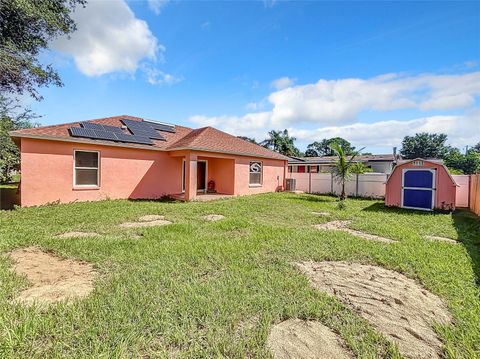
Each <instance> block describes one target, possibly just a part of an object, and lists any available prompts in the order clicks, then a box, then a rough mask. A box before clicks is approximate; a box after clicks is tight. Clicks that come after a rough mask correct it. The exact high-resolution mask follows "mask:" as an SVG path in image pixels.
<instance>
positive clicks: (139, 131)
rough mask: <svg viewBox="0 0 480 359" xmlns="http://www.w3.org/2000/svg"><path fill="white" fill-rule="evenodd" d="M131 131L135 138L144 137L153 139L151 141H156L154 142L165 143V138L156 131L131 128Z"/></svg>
mask: <svg viewBox="0 0 480 359" xmlns="http://www.w3.org/2000/svg"><path fill="white" fill-rule="evenodd" d="M129 130H130V131H132V133H133V134H134V135H135V136H144V137H148V138H151V139H154V140H163V141H165V137H163V136H162V135H161V134H159V133H158V132H157V131H155V130H154V129H143V128H140V129H138V128H136V127H135V128H129Z"/></svg>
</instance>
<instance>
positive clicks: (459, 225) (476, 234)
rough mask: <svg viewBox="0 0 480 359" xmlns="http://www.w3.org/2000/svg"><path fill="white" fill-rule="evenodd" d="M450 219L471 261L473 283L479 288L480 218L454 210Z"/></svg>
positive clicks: (464, 211) (467, 212)
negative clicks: (473, 274)
mask: <svg viewBox="0 0 480 359" xmlns="http://www.w3.org/2000/svg"><path fill="white" fill-rule="evenodd" d="M452 218H453V225H454V227H455V230H456V231H457V235H458V240H459V241H460V242H461V243H462V244H463V246H464V247H465V249H466V250H467V252H468V255H469V256H470V259H471V260H472V269H473V272H474V273H475V282H476V284H477V286H480V217H478V216H477V215H475V214H474V213H472V212H470V211H468V210H466V209H461V210H456V211H455V212H454V213H453V215H452Z"/></svg>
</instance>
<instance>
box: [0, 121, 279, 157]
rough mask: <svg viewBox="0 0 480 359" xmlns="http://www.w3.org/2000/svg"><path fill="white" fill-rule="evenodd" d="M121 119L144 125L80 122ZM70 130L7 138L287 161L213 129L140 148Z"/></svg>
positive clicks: (186, 131)
mask: <svg viewBox="0 0 480 359" xmlns="http://www.w3.org/2000/svg"><path fill="white" fill-rule="evenodd" d="M122 119H128V120H133V121H144V119H143V118H140V117H134V116H127V115H124V116H113V117H106V118H99V119H95V120H89V121H82V122H91V123H97V124H102V125H109V126H115V127H120V128H121V127H122V125H123V123H122V122H121V120H122ZM71 127H80V122H70V123H64V124H60V125H53V126H43V127H37V128H28V129H23V130H17V131H12V132H10V135H11V136H12V137H13V138H22V137H23V138H37V139H45V140H53V141H67V142H80V143H93V144H100V145H108V146H119V147H129V148H139V149H148V150H159V151H175V150H187V149H188V150H197V151H206V152H218V153H228V154H238V155H243V156H252V157H263V158H273V159H280V160H288V157H285V156H283V155H281V154H279V153H277V152H274V151H272V150H269V149H268V148H264V147H262V146H258V145H256V144H254V143H251V142H248V141H245V140H242V139H240V138H238V137H235V136H232V135H229V134H228V133H225V132H222V131H219V130H217V129H215V128H212V127H203V128H199V129H192V128H189V127H184V126H175V133H171V132H163V131H162V132H161V134H162V136H163V137H164V138H165V141H162V140H152V142H153V144H152V145H141V144H134V143H123V142H113V141H108V140H99V139H90V138H80V137H72V136H71V135H70V132H69V128H71ZM125 131H126V130H125ZM126 133H127V132H126Z"/></svg>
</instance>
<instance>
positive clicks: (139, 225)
mask: <svg viewBox="0 0 480 359" xmlns="http://www.w3.org/2000/svg"><path fill="white" fill-rule="evenodd" d="M167 224H172V222H170V221H167V220H164V219H158V220H156V221H150V222H125V223H122V224H120V227H121V228H142V227H155V226H165V225H167Z"/></svg>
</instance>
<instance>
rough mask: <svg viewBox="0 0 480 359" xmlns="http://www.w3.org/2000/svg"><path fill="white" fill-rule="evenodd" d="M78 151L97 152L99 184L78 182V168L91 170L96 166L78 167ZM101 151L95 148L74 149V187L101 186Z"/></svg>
mask: <svg viewBox="0 0 480 359" xmlns="http://www.w3.org/2000/svg"><path fill="white" fill-rule="evenodd" d="M77 152H90V153H96V154H97V163H98V165H97V184H96V185H95V184H77V183H76V182H77V176H76V171H77V170H91V169H94V168H95V167H77ZM100 167H101V166H100V151H93V150H81V149H78V150H73V188H100Z"/></svg>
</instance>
